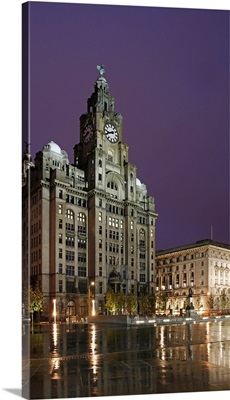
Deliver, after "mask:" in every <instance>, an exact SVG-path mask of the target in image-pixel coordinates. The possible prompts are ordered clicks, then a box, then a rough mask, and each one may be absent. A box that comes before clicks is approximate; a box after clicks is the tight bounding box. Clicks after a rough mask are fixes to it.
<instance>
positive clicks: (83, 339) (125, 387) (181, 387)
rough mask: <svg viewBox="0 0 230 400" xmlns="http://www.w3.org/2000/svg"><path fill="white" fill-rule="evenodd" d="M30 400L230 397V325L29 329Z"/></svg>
mask: <svg viewBox="0 0 230 400" xmlns="http://www.w3.org/2000/svg"><path fill="white" fill-rule="evenodd" d="M22 341H23V361H22V367H23V373H22V378H23V395H24V396H26V397H28V398H31V399H45V398H46V399H52V398H62V397H64V398H67V397H72V398H73V397H91V396H113V395H126V394H128V395H133V394H154V393H177V392H194V391H195V392H202V391H210V390H211V391H219V390H230V321H224V322H223V321H221V322H206V323H199V324H190V325H164V326H156V327H154V326H130V327H127V326H116V325H100V324H99V325H96V324H77V325H73V326H69V325H65V324H63V325H59V324H57V325H56V324H49V325H35V326H34V328H33V331H32V332H31V326H29V325H26V326H24V327H23V337H22Z"/></svg>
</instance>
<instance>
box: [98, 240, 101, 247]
mask: <svg viewBox="0 0 230 400" xmlns="http://www.w3.org/2000/svg"><path fill="white" fill-rule="evenodd" d="M98 247H99V249H102V240H101V239H99V240H98Z"/></svg>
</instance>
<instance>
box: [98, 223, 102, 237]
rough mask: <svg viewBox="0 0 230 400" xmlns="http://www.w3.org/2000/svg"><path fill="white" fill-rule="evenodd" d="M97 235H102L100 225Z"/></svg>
mask: <svg viewBox="0 0 230 400" xmlns="http://www.w3.org/2000/svg"><path fill="white" fill-rule="evenodd" d="M98 233H99V235H102V226H101V225H100V226H99V228H98Z"/></svg>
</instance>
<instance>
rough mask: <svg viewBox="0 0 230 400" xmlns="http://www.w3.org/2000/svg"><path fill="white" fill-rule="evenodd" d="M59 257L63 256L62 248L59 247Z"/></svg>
mask: <svg viewBox="0 0 230 400" xmlns="http://www.w3.org/2000/svg"><path fill="white" fill-rule="evenodd" d="M58 257H59V258H62V249H59V250H58Z"/></svg>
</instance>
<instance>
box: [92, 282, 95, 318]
mask: <svg viewBox="0 0 230 400" xmlns="http://www.w3.org/2000/svg"><path fill="white" fill-rule="evenodd" d="M91 285H92V286H93V299H92V316H93V317H94V316H95V282H91Z"/></svg>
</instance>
